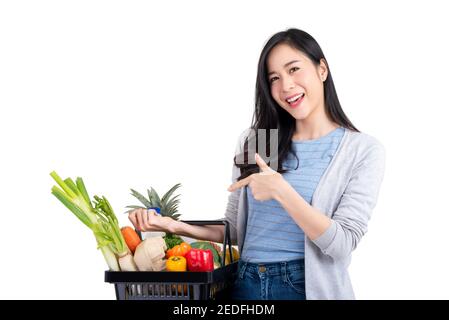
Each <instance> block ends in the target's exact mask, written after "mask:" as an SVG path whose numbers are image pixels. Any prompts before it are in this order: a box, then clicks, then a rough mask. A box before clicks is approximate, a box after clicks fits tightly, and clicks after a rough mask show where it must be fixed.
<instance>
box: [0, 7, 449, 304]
mask: <svg viewBox="0 0 449 320" xmlns="http://www.w3.org/2000/svg"><path fill="white" fill-rule="evenodd" d="M444 6H445V5H444V2H443V1H394V2H393V1H364V2H360V1H338V2H335V1H313V2H310V1H277V2H273V1H257V2H252V1H248V2H241V1H226V3H224V2H223V3H215V2H211V1H170V2H167V3H159V2H158V3H156V2H147V1H134V2H132V3H130V2H127V1H4V2H1V3H0V112H1V114H0V139H1V140H0V141H1V158H0V161H1V163H0V164H1V165H0V194H1V200H2V201H1V203H0V213H1V218H0V219H1V220H0V223H1V227H2V228H1V229H2V231H1V232H0V237H1V243H2V254H1V261H2V263H1V267H0V298H2V299H114V298H115V296H114V289H113V286H112V285H110V284H106V283H104V282H103V280H104V270H105V269H106V264H105V262H104V260H103V257H102V255H101V254H100V252H99V251H97V250H96V248H95V241H94V238H93V237H92V235H91V233H90V231H89V230H87V229H86V228H85V227H84V226H83V225H82V224H81V223H80V222H79V221H78V220H77V219H76V218H75V217H74V216H73V214H71V213H70V212H69V211H68V210H67V209H66V208H65V207H63V206H62V204H61V203H59V202H58V201H57V199H56V198H54V197H53V196H52V195H51V194H50V189H51V187H52V186H53V184H54V183H53V180H52V179H51V178H50V176H49V173H50V172H51V171H52V170H56V171H57V172H58V173H59V174H60V175H61V176H63V177H68V176H70V177H77V176H81V177H83V178H84V181H85V183H86V185H87V188H88V190H89V192H90V194H91V195H93V194H99V195H105V196H106V197H107V198H108V199H109V200H110V201H111V203H112V205H113V206H114V208H115V211H116V213H117V214H118V216H119V219H120V222H121V223H122V224H123V225H127V224H129V222H128V220H127V217H126V215H124V214H123V212H124V211H125V206H126V205H130V204H135V203H136V201H135V200H134V198H133V197H132V196H131V195H130V194H129V189H130V188H134V189H136V190H139V191H142V192H143V191H145V190H146V189H147V188H149V187H154V188H156V189H157V190H158V191H160V192H161V193H162V192H165V191H166V190H168V188H170V187H171V186H172V185H174V184H176V183H178V182H180V183H182V187H181V189H180V193H181V194H182V196H181V206H180V213H181V214H182V218H184V219H214V218H220V217H222V216H223V214H224V211H225V207H226V202H227V197H228V192H227V191H226V188H227V187H228V185H229V184H230V177H231V166H232V158H233V152H234V147H235V143H236V141H237V138H238V136H239V135H240V133H241V132H242V131H243V130H244V129H245V128H247V127H248V126H249V125H250V122H251V117H252V111H253V105H254V87H255V76H256V68H257V60H258V56H259V53H260V51H261V49H262V47H263V45H264V43H265V41H266V40H267V39H268V38H269V37H270V36H271V35H272V34H274V33H275V32H278V31H281V30H285V29H286V28H288V27H296V28H300V29H303V30H305V31H307V32H309V33H310V34H311V35H312V36H314V37H315V38H316V39H317V41H318V42H319V43H320V45H321V46H322V49H323V51H324V53H325V55H326V57H327V59H328V62H329V65H330V69H331V72H332V74H333V78H334V81H335V84H336V88H337V92H338V94H339V97H340V100H341V103H342V105H343V108H344V110H345V112H346V113H347V115H348V116H349V118H350V119H351V121H352V122H353V123H354V124H355V125H356V126H357V127H358V128H359V129H361V130H362V131H364V132H366V133H368V134H371V135H373V136H375V137H376V138H378V139H379V140H380V141H381V142H382V143H383V144H384V145H385V147H386V149H387V171H386V174H385V179H384V183H383V186H382V190H381V193H380V197H379V202H378V205H377V207H376V209H375V211H374V214H373V218H372V220H371V222H370V225H369V232H368V233H367V234H366V236H365V237H364V238H363V240H362V241H361V243H360V245H359V247H358V248H357V249H356V251H355V252H354V254H353V261H352V264H351V266H350V272H351V275H352V281H353V286H354V289H355V292H356V295H357V298H358V299H447V298H449V293H448V291H447V289H446V288H447V287H449V276H448V274H447V270H449V257H448V252H447V250H446V247H447V240H446V238H447V236H446V234H447V232H446V231H447V225H448V223H449V215H448V209H447V205H446V203H447V200H446V199H447V194H446V193H447V189H448V188H447V181H449V175H448V170H447V163H449V159H448V152H447V146H448V143H447V140H446V137H447V136H448V133H447V116H448V107H449V106H448V102H447V97H446V93H447V89H446V85H447V73H448V70H449V68H448V60H447V57H448V56H449V47H448V44H447V30H449V23H448V22H447V19H446V14H445V12H447V11H446V10H445V7H444Z"/></svg>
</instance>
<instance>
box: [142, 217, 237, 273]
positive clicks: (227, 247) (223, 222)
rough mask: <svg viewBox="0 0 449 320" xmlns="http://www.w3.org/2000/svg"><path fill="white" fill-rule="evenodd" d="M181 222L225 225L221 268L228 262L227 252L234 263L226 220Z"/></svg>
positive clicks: (200, 224) (185, 221) (198, 224)
mask: <svg viewBox="0 0 449 320" xmlns="http://www.w3.org/2000/svg"><path fill="white" fill-rule="evenodd" d="M180 221H181V222H184V223H187V224H191V225H196V226H208V225H209V226H211V225H224V226H225V232H224V237H223V256H222V257H221V266H222V267H224V266H225V262H226V250H229V257H230V259H231V261H230V262H231V263H233V262H234V256H233V254H232V245H231V232H230V229H229V222H228V221H226V220H180ZM136 233H137V234H138V235H139V238H140V240H143V239H142V233H141V232H140V231H138V230H136Z"/></svg>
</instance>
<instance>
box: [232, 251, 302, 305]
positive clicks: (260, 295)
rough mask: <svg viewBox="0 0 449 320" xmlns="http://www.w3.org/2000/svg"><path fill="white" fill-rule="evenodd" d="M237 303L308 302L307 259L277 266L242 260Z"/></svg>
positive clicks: (236, 285) (234, 294) (234, 295)
mask: <svg viewBox="0 0 449 320" xmlns="http://www.w3.org/2000/svg"><path fill="white" fill-rule="evenodd" d="M231 297H232V299H235V300H305V299H306V290H305V280H304V260H303V259H301V260H295V261H287V262H276V263H263V264H262V263H248V262H244V261H241V260H240V261H239V265H238V277H237V280H236V281H235V283H234V286H233V288H232V296H231Z"/></svg>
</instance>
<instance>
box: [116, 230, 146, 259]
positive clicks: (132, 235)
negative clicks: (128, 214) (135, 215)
mask: <svg viewBox="0 0 449 320" xmlns="http://www.w3.org/2000/svg"><path fill="white" fill-rule="evenodd" d="M120 231H121V232H122V235H123V238H125V242H126V245H127V246H128V248H129V250H131V252H132V253H133V254H134V251H136V248H137V246H138V245H139V244H140V243H141V242H142V240H140V238H139V236H138V235H137V233H136V231H134V229H133V228H131V227H123V228H121V229H120Z"/></svg>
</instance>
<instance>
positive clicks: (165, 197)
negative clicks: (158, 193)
mask: <svg viewBox="0 0 449 320" xmlns="http://www.w3.org/2000/svg"><path fill="white" fill-rule="evenodd" d="M180 186H181V184H180V183H177V184H175V185H174V186H173V187H172V188H171V189H170V190H168V191H167V193H165V194H164V195H163V196H162V203H165V202H167V200H168V199H169V198H170V197H171V195H172V194H173V192H175V191H176V189H178V188H179V187H180Z"/></svg>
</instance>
